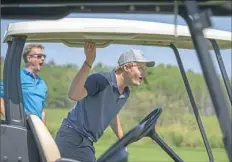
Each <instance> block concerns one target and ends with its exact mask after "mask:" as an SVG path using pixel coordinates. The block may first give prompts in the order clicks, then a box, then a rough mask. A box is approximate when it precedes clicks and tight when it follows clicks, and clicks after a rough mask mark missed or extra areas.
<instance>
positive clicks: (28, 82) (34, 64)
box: [0, 44, 48, 123]
mask: <svg viewBox="0 0 232 162" xmlns="http://www.w3.org/2000/svg"><path fill="white" fill-rule="evenodd" d="M43 51H44V47H43V45H41V44H29V45H27V46H25V48H24V51H23V60H24V62H25V66H24V67H23V68H21V70H20V78H21V88H22V95H23V105H24V111H25V113H29V114H34V115H37V116H38V117H39V118H40V119H41V120H43V122H44V123H45V120H46V119H45V112H44V110H43V108H44V107H45V105H46V97H47V91H48V88H47V85H46V83H45V82H44V80H42V79H41V78H40V77H39V76H38V73H39V71H40V70H41V68H42V67H43V64H44V60H45V58H46V55H45V54H44V52H43ZM0 88H1V93H0V97H1V98H0V99H1V105H0V108H1V109H0V112H1V114H2V115H3V116H5V107H4V87H3V81H1V87H0Z"/></svg>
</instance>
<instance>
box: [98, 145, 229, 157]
mask: <svg viewBox="0 0 232 162" xmlns="http://www.w3.org/2000/svg"><path fill="white" fill-rule="evenodd" d="M95 146H96V154H97V157H99V155H101V154H102V153H103V152H104V151H105V150H107V148H108V147H109V146H110V144H105V142H103V141H102V142H100V143H98V144H96V145H95ZM174 150H175V152H176V153H177V154H178V155H179V156H180V157H181V158H182V159H183V160H184V161H186V162H207V161H209V159H208V156H207V153H206V150H205V149H204V148H175V149H174ZM128 151H129V162H154V161H156V162H169V161H170V162H173V160H172V159H171V158H170V157H169V156H168V155H167V154H166V153H165V152H164V151H163V150H162V149H161V148H160V147H158V146H157V144H156V143H154V144H152V143H151V144H146V145H145V144H132V145H130V146H129V147H128ZM212 151H213V155H214V160H215V162H229V160H228V158H227V156H226V154H225V151H224V150H223V149H213V150H212Z"/></svg>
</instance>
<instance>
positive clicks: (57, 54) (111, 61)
mask: <svg viewBox="0 0 232 162" xmlns="http://www.w3.org/2000/svg"><path fill="white" fill-rule="evenodd" d="M67 17H82V18H96V17H98V18H116V19H130V20H143V21H155V22H163V23H170V24H173V22H174V16H173V15H152V14H70V15H68V16H67ZM211 20H212V24H213V26H212V28H214V29H220V30H226V31H232V27H231V24H232V22H231V17H212V18H211ZM19 21H28V20H4V19H2V20H1V56H5V55H6V49H7V45H6V43H2V40H3V37H4V33H5V31H6V29H7V26H8V24H9V23H13V22H19ZM177 23H178V24H181V25H186V23H185V21H184V20H183V19H182V18H181V17H178V19H177ZM43 45H44V46H45V53H46V54H47V60H46V61H49V60H54V61H55V63H56V64H59V65H64V64H76V65H77V66H81V65H82V63H83V61H84V60H85V55H84V50H83V48H73V47H67V46H65V45H63V44H60V43H59V44H58V43H46V44H43ZM132 48H134V49H140V50H142V51H143V52H144V55H145V56H146V57H148V58H150V59H152V60H155V62H156V64H170V65H175V66H178V64H177V61H176V58H175V55H174V53H173V51H172V50H171V49H170V48H165V47H146V46H133V45H110V46H108V47H106V48H101V49H97V56H96V60H95V63H94V64H96V63H99V62H101V63H103V64H105V65H109V66H116V63H117V59H118V57H119V55H120V54H121V53H122V52H124V51H126V50H128V49H132ZM179 52H180V56H181V58H182V61H183V65H184V68H185V70H189V69H191V70H192V71H194V72H196V73H201V72H202V71H201V68H200V65H199V62H198V59H197V56H196V52H195V50H185V49H180V50H179ZM210 52H211V55H212V59H213V61H214V63H215V67H216V70H217V72H218V73H219V74H220V72H219V68H218V64H217V61H216V57H215V54H214V52H212V51H210ZM221 54H222V58H223V61H224V64H225V67H226V71H227V73H228V75H229V77H231V73H232V71H231V69H232V68H231V62H232V61H231V60H232V58H231V55H232V54H231V49H230V50H221Z"/></svg>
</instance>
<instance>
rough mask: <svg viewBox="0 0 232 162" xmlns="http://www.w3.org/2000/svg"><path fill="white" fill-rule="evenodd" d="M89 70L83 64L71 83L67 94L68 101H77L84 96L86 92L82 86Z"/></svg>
mask: <svg viewBox="0 0 232 162" xmlns="http://www.w3.org/2000/svg"><path fill="white" fill-rule="evenodd" d="M89 70H90V67H88V65H87V64H85V63H84V64H83V66H82V67H81V69H80V70H79V72H78V73H77V75H76V76H75V78H74V79H73V81H72V84H71V87H70V89H69V94H68V95H69V98H70V99H72V100H75V101H77V100H80V99H81V98H83V97H85V96H86V93H87V92H86V90H85V88H84V84H85V81H86V78H87V75H88V72H89Z"/></svg>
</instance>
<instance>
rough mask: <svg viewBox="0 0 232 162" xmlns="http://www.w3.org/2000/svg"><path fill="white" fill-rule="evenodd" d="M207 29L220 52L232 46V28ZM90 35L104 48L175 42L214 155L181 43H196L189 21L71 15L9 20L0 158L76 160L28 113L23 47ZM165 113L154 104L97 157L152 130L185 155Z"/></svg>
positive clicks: (76, 42) (78, 41) (78, 42)
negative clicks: (163, 129) (162, 122)
mask: <svg viewBox="0 0 232 162" xmlns="http://www.w3.org/2000/svg"><path fill="white" fill-rule="evenodd" d="M80 22H81V23H80ZM204 35H205V38H207V39H208V40H209V41H208V45H209V47H210V48H211V49H214V50H215V53H216V54H217V56H218V58H219V57H220V50H219V47H220V48H221V49H230V48H231V32H227V31H220V30H215V29H205V30H204ZM86 40H92V41H93V42H95V43H96V45H97V48H104V47H107V46H108V45H110V44H133V45H146V46H162V47H171V48H172V49H173V51H174V54H175V56H176V58H177V62H178V65H179V68H180V72H181V75H182V77H183V80H184V83H185V86H186V89H187V92H188V95H189V98H190V101H191V104H192V107H193V111H194V114H195V116H196V120H197V123H198V125H199V129H200V131H201V134H202V137H203V140H204V143H205V146H206V149H207V152H208V155H209V160H210V161H214V159H213V155H212V152H211V149H210V146H209V143H208V140H207V137H206V134H205V131H204V127H203V125H202V122H201V118H200V116H199V113H198V109H197V107H196V104H195V101H194V98H193V95H192V92H191V88H190V86H189V83H188V80H187V77H186V73H185V70H184V67H183V65H182V61H181V59H180V56H179V52H178V49H177V48H182V49H183V48H184V49H193V48H194V46H193V43H192V38H191V34H190V32H189V29H188V27H187V26H181V25H178V26H175V25H172V24H164V23H155V22H145V21H134V20H116V19H96V18H95V19H83V18H70V19H67V18H66V19H60V20H51V21H49V20H47V21H32V22H19V23H12V24H9V26H8V29H7V31H6V33H5V37H4V42H5V43H8V50H7V55H6V59H5V64H4V74H3V75H4V83H5V84H4V89H5V91H4V93H5V107H6V110H5V111H6V120H3V121H1V161H25V162H27V161H33V162H37V161H38V162H39V161H48V162H50V161H57V162H58V161H59V162H61V161H62V162H65V161H67V162H68V161H75V160H72V159H64V158H61V157H60V153H59V150H58V148H57V146H56V144H55V142H54V140H53V138H52V136H51V135H50V133H49V131H48V129H47V128H46V127H45V125H44V124H43V123H42V121H41V120H40V119H38V117H36V116H35V115H26V114H24V111H23V104H22V94H21V86H20V77H19V68H20V61H21V55H22V50H23V47H24V44H25V43H26V42H30V43H32V42H41V43H45V42H54V43H64V44H65V45H67V46H69V47H83V45H84V43H85V41H86ZM218 63H219V65H220V67H224V64H223V62H222V60H221V59H218ZM221 72H222V75H223V78H224V81H225V85H226V87H227V88H228V91H227V92H228V97H229V98H230V97H231V94H230V89H229V88H230V85H228V82H229V79H228V76H227V74H226V72H225V69H224V68H221ZM230 99H231V98H230ZM230 101H231V100H230ZM228 111H229V110H228ZM161 113H162V108H156V109H154V110H153V111H152V112H151V113H150V114H148V115H147V116H146V117H145V118H144V119H143V120H141V122H140V123H139V124H138V125H136V126H135V127H134V128H132V129H131V130H130V131H128V132H127V133H126V134H125V136H124V137H123V138H122V139H120V140H119V141H117V142H116V143H115V144H114V145H112V146H111V147H110V148H109V149H108V150H107V151H106V152H105V153H103V154H102V155H101V156H100V157H99V159H98V160H97V161H98V162H104V161H112V158H114V155H115V154H116V153H118V152H120V150H121V149H123V148H124V147H126V146H128V145H129V144H131V143H133V142H136V141H138V140H140V139H142V138H143V137H147V136H148V137H151V139H152V140H154V141H155V142H157V144H158V145H160V146H161V148H162V149H163V150H164V151H165V152H166V153H167V154H168V155H169V156H170V157H171V158H172V159H173V160H174V161H180V162H181V161H183V160H182V159H181V157H179V156H178V155H177V154H176V153H175V152H174V151H173V150H172V149H171V148H170V147H169V146H168V145H167V144H166V143H165V142H164V141H163V140H162V138H161V137H159V135H158V134H157V133H156V131H155V124H156V122H157V120H158V117H159V116H160V115H161ZM228 124H229V123H228ZM227 126H228V125H227ZM18 139H21V140H18ZM12 150H14V151H12ZM117 160H118V161H120V160H122V159H117Z"/></svg>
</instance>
